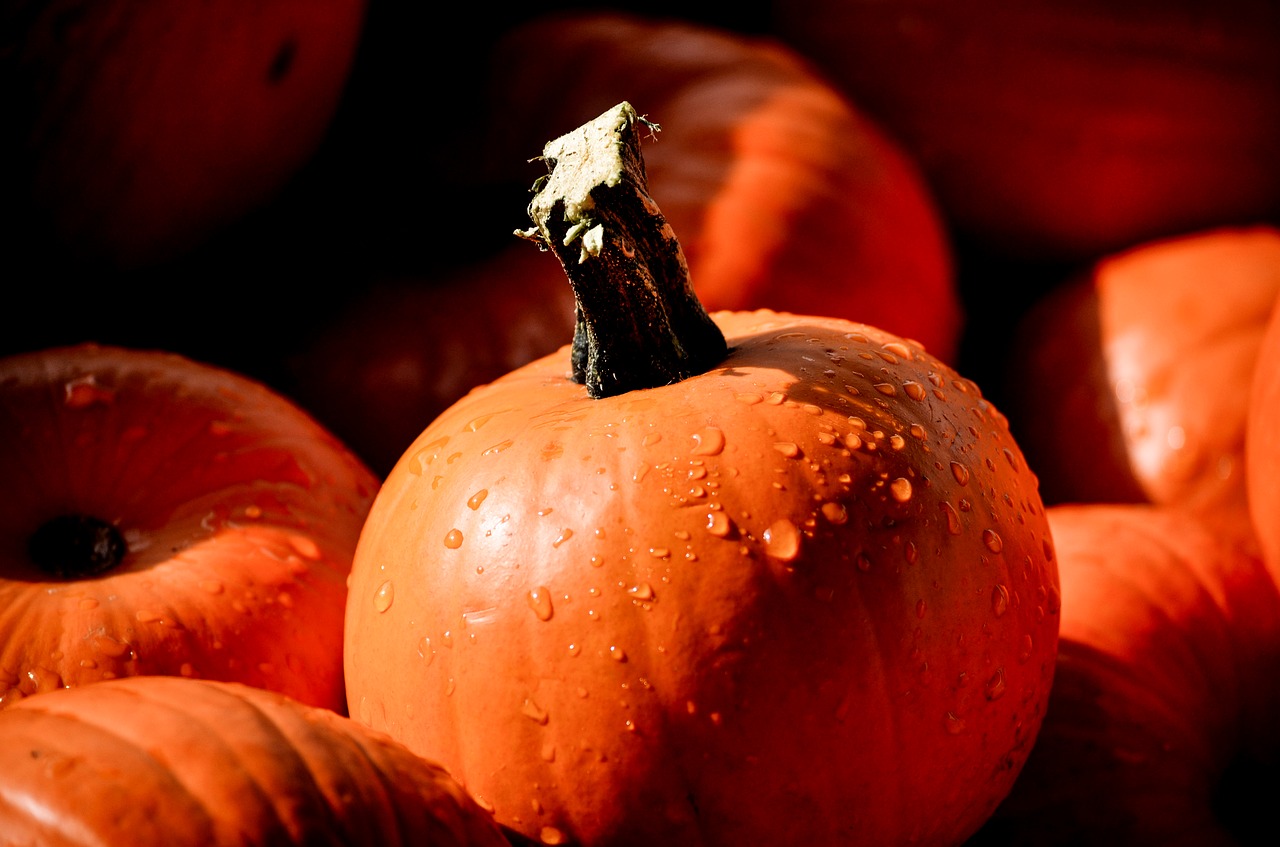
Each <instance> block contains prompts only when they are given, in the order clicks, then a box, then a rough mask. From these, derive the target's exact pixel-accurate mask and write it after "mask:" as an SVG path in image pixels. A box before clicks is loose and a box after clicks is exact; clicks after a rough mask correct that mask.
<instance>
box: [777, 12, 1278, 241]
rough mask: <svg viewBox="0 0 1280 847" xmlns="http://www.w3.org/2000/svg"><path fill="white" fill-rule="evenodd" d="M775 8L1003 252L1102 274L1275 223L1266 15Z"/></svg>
mask: <svg viewBox="0 0 1280 847" xmlns="http://www.w3.org/2000/svg"><path fill="white" fill-rule="evenodd" d="M770 5H771V6H772V14H771V18H770V20H771V27H772V28H773V30H774V31H775V32H776V33H777V34H778V36H779V37H781V38H783V39H784V40H786V42H787V43H789V44H791V45H792V46H793V47H794V48H796V49H797V50H799V51H800V52H801V53H802V54H804V55H806V56H809V57H810V58H811V59H812V60H813V61H815V62H816V63H817V64H818V65H819V66H820V67H821V68H822V69H823V70H824V71H825V72H826V73H828V74H829V75H830V76H831V77H832V79H834V80H835V81H837V82H838V83H839V84H840V86H841V87H842V89H843V90H844V91H845V92H847V93H848V94H849V96H851V97H852V98H853V99H854V100H855V101H856V102H858V103H859V104H861V105H862V106H863V107H864V108H865V109H866V110H867V112H868V114H870V115H872V116H873V117H874V118H876V119H877V120H879V121H881V122H882V124H883V125H884V126H885V127H886V128H887V129H888V130H889V131H890V132H891V133H893V135H894V136H895V137H896V138H898V139H899V140H900V141H901V143H902V144H903V145H904V146H905V147H906V149H907V150H909V151H910V152H911V153H912V154H913V155H914V156H916V157H917V159H918V160H919V162H920V165H921V167H922V168H923V170H924V172H925V173H926V174H927V175H928V178H929V181H930V184H931V185H932V187H933V189H934V190H935V191H936V192H937V195H938V198H939V203H940V204H941V206H942V208H943V209H944V211H945V214H946V217H947V219H948V220H949V221H950V222H951V223H952V224H953V225H954V227H955V228H956V229H957V231H959V232H963V233H964V234H965V235H966V237H969V238H972V239H974V240H975V241H977V242H979V243H981V244H983V245H985V246H987V247H990V248H991V249H994V250H996V251H999V252H1001V253H1004V254H1006V255H1012V256H1022V257H1036V258H1063V259H1075V260H1089V259H1093V258H1096V257H1098V256H1101V255H1102V254H1104V253H1108V252H1114V251H1117V250H1123V249H1126V248H1129V247H1131V246H1134V245H1136V244H1138V243H1140V242H1144V241H1149V240H1152V239H1156V238H1161V237H1167V236H1172V235H1177V234H1181V233H1184V232H1188V231H1191V230H1195V229H1202V228H1207V227H1214V226H1222V225H1240V224H1248V223H1252V222H1254V221H1256V220H1260V219H1267V218H1270V219H1272V220H1274V219H1275V218H1276V216H1277V215H1280V157H1278V156H1276V154H1275V151H1276V150H1277V149H1280V50H1277V49H1276V45H1277V44H1278V43H1280V5H1277V4H1276V3H1274V2H1271V0H1221V2H1213V3H1209V2H1203V0H1173V2H1168V1H1167V0H1083V2H1082V0H1032V2H1017V3H1009V2H1000V0H981V2H968V3H951V2H947V0H819V1H818V2H807V3H792V2H786V0H775V2H773V3H771V4H770Z"/></svg>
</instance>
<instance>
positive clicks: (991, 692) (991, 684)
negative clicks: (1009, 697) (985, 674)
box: [984, 668, 1007, 700]
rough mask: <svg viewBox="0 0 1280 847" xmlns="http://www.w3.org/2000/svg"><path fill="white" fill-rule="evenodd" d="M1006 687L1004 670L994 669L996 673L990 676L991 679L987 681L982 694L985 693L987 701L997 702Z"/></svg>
mask: <svg viewBox="0 0 1280 847" xmlns="http://www.w3.org/2000/svg"><path fill="white" fill-rule="evenodd" d="M1006 687H1007V686H1006V684H1005V679H1004V668H996V672H995V673H994V674H993V675H992V677H991V679H988V680H987V685H986V688H985V689H984V692H985V693H986V695H987V699H988V700H999V699H1000V697H1001V695H1003V694H1004V692H1005V688H1006Z"/></svg>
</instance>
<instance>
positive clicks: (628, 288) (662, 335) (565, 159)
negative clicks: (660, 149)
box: [517, 102, 728, 398]
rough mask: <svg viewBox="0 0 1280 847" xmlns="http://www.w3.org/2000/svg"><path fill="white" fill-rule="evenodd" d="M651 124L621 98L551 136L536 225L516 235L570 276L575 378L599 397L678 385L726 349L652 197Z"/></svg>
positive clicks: (535, 206) (534, 208)
mask: <svg viewBox="0 0 1280 847" xmlns="http://www.w3.org/2000/svg"><path fill="white" fill-rule="evenodd" d="M657 130H658V126H657V125H656V124H653V123H651V122H649V121H647V120H645V119H644V118H642V117H640V116H639V115H637V114H636V112H635V110H634V109H633V108H632V107H631V104H630V103H626V102H623V103H620V104H618V105H617V106H615V107H614V108H612V109H610V110H609V111H607V112H605V113H604V114H603V115H601V116H600V117H598V118H596V119H595V120H594V121H591V122H589V123H587V124H584V125H583V126H581V127H579V128H578V129H576V130H574V131H573V132H571V133H568V134H567V135H564V136H561V137H560V138H558V139H556V140H555V141H552V142H549V143H548V144H547V146H546V147H545V148H543V154H542V159H543V161H544V162H545V163H546V164H547V166H548V168H549V169H550V172H549V174H548V175H547V176H546V177H544V178H542V179H540V180H539V181H538V183H537V185H535V187H534V188H535V190H536V192H537V193H536V194H535V195H534V198H533V200H532V201H531V202H530V203H529V218H530V219H531V220H532V221H533V224H534V225H533V228H531V229H529V230H525V231H521V232H518V233H517V234H518V235H521V236H523V237H525V238H529V239H531V240H534V241H537V242H538V243H539V244H540V245H542V247H543V248H544V249H549V250H551V251H552V252H553V253H555V254H556V258H558V259H559V260H560V264H561V266H562V267H563V268H564V271H565V275H566V276H568V278H569V284H570V285H571V286H572V288H573V294H574V298H575V300H576V301H577V311H576V316H577V325H576V328H575V330H574V336H573V355H572V362H573V379H574V381H575V382H580V383H582V384H583V385H585V386H586V387H587V392H588V393H589V394H590V395H591V396H592V397H596V398H600V397H609V396H613V395H616V394H622V393H624V392H627V391H631V390H633V389H637V388H654V387H656V386H659V385H667V384H670V383H673V382H679V381H680V380H683V379H686V378H688V377H690V376H693V375H695V374H699V373H703V372H704V371H706V370H708V369H709V368H711V367H714V366H715V365H717V364H719V363H720V362H721V361H722V360H723V359H724V357H725V356H726V355H727V354H728V346H727V344H726V343H725V339H724V334H723V333H722V332H721V331H720V328H719V327H718V326H716V324H715V322H714V321H712V319H711V317H710V316H709V315H708V314H707V311H706V309H704V308H703V306H702V303H701V301H699V300H698V297H697V295H696V294H694V291H693V287H692V286H691V284H690V282H689V267H688V265H687V264H686V262H685V258H684V252H683V251H682V250H681V249H680V244H679V242H678V241H676V237H675V233H673V232H672V230H671V227H670V226H668V224H667V221H666V218H665V217H663V215H662V212H661V211H659V209H658V206H657V204H656V203H654V201H653V199H652V198H651V197H650V196H649V191H648V180H647V178H646V176H645V169H644V159H643V157H642V156H641V154H640V138H641V134H642V133H647V134H650V135H652V134H653V133H655V132H656V131H657Z"/></svg>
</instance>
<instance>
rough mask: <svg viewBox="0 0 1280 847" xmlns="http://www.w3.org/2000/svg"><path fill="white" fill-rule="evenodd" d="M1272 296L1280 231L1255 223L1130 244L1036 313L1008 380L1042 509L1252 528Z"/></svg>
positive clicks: (1278, 277) (1025, 327)
mask: <svg viewBox="0 0 1280 847" xmlns="http://www.w3.org/2000/svg"><path fill="white" fill-rule="evenodd" d="M1277 294H1280V230H1276V229H1275V228H1273V227H1268V226H1255V227H1247V228H1230V229H1216V230H1210V231H1202V232H1197V233H1192V234H1189V235H1185V236H1180V237H1177V238H1170V239H1161V240H1159V241H1155V242H1149V243H1146V244H1142V245H1138V246H1136V247H1133V248H1131V249H1129V250H1126V251H1123V252H1120V253H1117V254H1114V255H1111V256H1108V257H1106V258H1104V259H1102V260H1100V261H1098V262H1097V263H1095V264H1094V265H1093V266H1092V267H1091V268H1090V269H1089V270H1088V272H1086V273H1083V274H1081V275H1080V276H1078V277H1076V278H1074V279H1072V280H1071V281H1070V282H1069V283H1067V284H1064V285H1063V286H1061V287H1060V288H1058V289H1056V290H1054V291H1053V292H1051V293H1050V294H1049V295H1047V296H1046V297H1044V298H1043V299H1042V300H1040V301H1039V302H1038V303H1037V304H1035V306H1034V307H1033V308H1032V310H1031V311H1030V312H1029V313H1028V314H1026V315H1024V316H1023V318H1022V320H1021V323H1020V325H1019V326H1018V327H1017V332H1016V334H1015V335H1014V336H1013V339H1012V342H1011V346H1012V353H1011V355H1010V356H1009V357H1008V362H1009V365H1008V368H1007V370H1006V376H1007V379H1008V389H1007V393H1008V397H1009V401H1008V413H1009V417H1010V419H1011V422H1012V424H1011V425H1012V427H1013V429H1014V431H1015V432H1016V433H1018V435H1019V443H1021V444H1022V446H1023V449H1024V450H1025V451H1026V453H1027V456H1028V461H1030V462H1031V464H1032V465H1033V466H1034V467H1035V469H1036V472H1037V473H1038V474H1039V476H1040V481H1041V485H1042V491H1043V495H1044V497H1045V499H1046V500H1049V501H1050V502H1065V501H1075V502H1152V503H1166V504H1179V505H1185V506H1187V507H1190V508H1199V509H1215V510H1217V511H1219V512H1221V513H1222V514H1223V515H1224V516H1226V515H1238V516H1241V517H1247V506H1246V503H1245V429H1246V420H1247V417H1248V414H1249V391H1248V388H1247V386H1248V385H1249V384H1250V382H1251V380H1252V375H1253V371H1254V367H1255V363H1256V361H1257V358H1258V350H1259V347H1260V345H1261V342H1262V337H1263V333H1264V331H1265V329H1266V326H1267V322H1268V320H1269V318H1270V315H1271V312H1272V307H1273V304H1274V303H1275V300H1276V296H1277ZM1244 523H1245V525H1246V527H1247V520H1246V521H1245V522H1244Z"/></svg>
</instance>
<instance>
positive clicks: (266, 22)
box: [0, 0, 366, 267]
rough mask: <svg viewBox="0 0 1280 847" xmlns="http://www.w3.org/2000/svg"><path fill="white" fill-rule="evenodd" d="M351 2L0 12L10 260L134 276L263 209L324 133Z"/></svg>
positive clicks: (353, 36) (3, 183)
mask: <svg viewBox="0 0 1280 847" xmlns="http://www.w3.org/2000/svg"><path fill="white" fill-rule="evenodd" d="M365 6H366V0H270V1H269V2H261V0H222V2H217V3H189V2H185V1H184V0H104V2H94V3H85V2H80V0H36V2H32V3H17V4H15V3H7V4H5V7H4V9H3V11H0V31H3V32H4V49H3V52H2V53H0V91H2V92H4V93H5V94H6V95H7V96H6V97H5V99H4V103H5V115H4V121H3V122H2V123H0V127H2V128H0V152H2V153H3V154H4V155H3V164H0V189H3V197H2V199H0V222H2V223H3V224H4V227H5V231H6V233H8V234H9V235H15V234H16V237H15V238H13V240H12V241H11V242H10V245H11V248H12V249H11V253H12V252H16V253H17V258H19V259H27V260H29V261H30V262H31V263H32V264H33V265H34V263H35V262H36V261H39V262H41V263H48V262H49V261H50V260H57V261H64V260H65V259H67V258H68V257H70V258H73V259H77V260H84V261H91V262H95V263H102V264H105V265H118V266H126V267H134V266H138V265H144V264H149V263H153V262H157V261H159V260H162V259H167V258H170V257H171V256H174V255H176V254H178V253H180V252H181V251H183V250H185V249H187V248H189V247H191V246H193V245H195V244H197V243H199V242H200V241H202V240H204V239H206V238H208V237H209V236H210V235H211V234H212V233H214V232H216V231H217V230H218V229H219V228H221V227H223V226H225V225H227V224H229V223H231V222H232V221H234V220H236V219H237V218H238V217H239V216H241V215H243V214H245V213H246V212H249V211H250V210H252V209H254V208H255V207H256V206H258V205H260V204H263V203H264V202H265V201H266V200H268V199H269V198H270V197H271V196H272V195H273V194H274V193H275V192H276V191H278V190H279V189H280V188H281V187H282V186H283V185H284V184H285V182H286V181H287V180H288V179H289V178H290V177H292V176H294V174H295V173H296V172H297V171H298V170H299V169H300V168H301V167H302V165H303V164H304V163H306V162H307V160H308V159H309V158H310V157H311V155H312V154H313V153H314V151H315V150H316V148H317V146H318V145H319V144H320V141H321V139H322V137H323V135H324V133H325V131H326V130H327V129H328V127H329V124H330V122H331V120H332V118H333V116H334V114H335V112H336V109H337V106H338V100H339V97H340V95H341V93H342V91H343V88H344V86H345V84H346V81H347V76H348V73H349V71H350V69H351V67H352V63H353V61H354V58H355V52H356V46H357V43H358V41H359V36H360V31H361V25H362V23H363V19H364V14H365ZM12 258H13V256H12V255H11V259H12Z"/></svg>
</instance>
